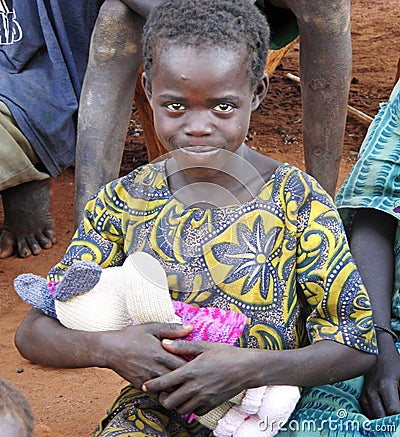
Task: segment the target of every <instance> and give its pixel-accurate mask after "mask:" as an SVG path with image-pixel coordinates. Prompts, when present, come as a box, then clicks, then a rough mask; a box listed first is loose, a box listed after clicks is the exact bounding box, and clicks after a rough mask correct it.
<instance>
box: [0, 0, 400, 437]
mask: <svg viewBox="0 0 400 437" xmlns="http://www.w3.org/2000/svg"><path fill="white" fill-rule="evenodd" d="M352 3H353V5H352V34H353V80H352V85H351V92H350V102H349V103H350V105H352V106H354V107H355V108H357V109H359V110H361V111H363V112H364V113H366V114H368V115H370V116H374V115H375V114H376V112H377V110H378V108H379V103H380V102H382V101H385V100H386V99H387V98H388V96H389V94H390V91H391V88H392V86H393V84H394V79H395V74H396V68H397V62H398V60H399V56H400V52H399V47H400V32H399V28H398V23H399V22H400V7H399V2H398V0H385V1H383V0H374V1H372V2H371V1H370V0H357V1H355V0H354V1H353V2H352ZM298 70H299V69H298V47H295V48H293V49H292V50H291V51H290V52H289V53H288V55H287V56H286V57H285V58H284V61H283V63H282V64H281V66H280V68H279V69H278V70H277V71H276V73H275V75H274V76H273V78H272V80H271V85H270V91H269V96H268V98H267V100H266V102H265V103H263V105H262V106H261V108H260V109H259V110H258V111H257V112H256V113H255V114H254V117H253V119H252V122H251V127H250V131H249V139H250V141H251V145H252V146H253V147H255V148H258V149H259V150H260V152H262V153H265V154H269V155H270V156H272V157H273V158H276V159H279V160H281V161H287V162H290V163H293V164H295V165H297V166H299V167H300V168H304V164H303V151H302V137H301V102H300V89H299V86H298V85H297V84H295V83H294V82H292V81H291V80H289V79H287V78H286V76H285V75H286V73H288V72H291V73H293V74H296V75H297V76H298V75H299V71H298ZM366 130H367V125H366V124H365V123H363V122H361V121H359V120H358V119H356V118H354V117H351V116H349V117H348V122H347V126H346V137H345V144H344V152H343V159H342V164H341V173H340V180H339V183H341V182H342V181H343V179H344V177H345V176H346V175H347V173H348V172H349V170H350V168H351V166H352V164H353V163H354V162H355V160H356V156H357V151H358V149H359V146H360V144H361V142H362V139H363V137H364V136H365V133H366ZM145 160H146V151H145V145H144V138H143V134H142V131H141V128H140V122H139V120H138V117H137V115H136V114H135V113H133V114H132V122H131V126H130V129H129V132H128V136H127V142H126V148H125V154H124V160H123V165H122V169H121V173H126V172H128V171H130V170H132V169H133V168H135V167H136V166H137V165H139V164H142V163H143V162H145ZM73 183H74V173H73V169H68V170H66V171H65V172H64V174H63V175H62V176H61V177H59V178H58V179H57V180H56V181H55V182H54V184H53V188H54V206H53V214H54V218H55V224H56V230H57V235H58V243H57V245H56V246H55V247H54V248H53V249H51V250H49V251H46V252H44V253H42V254H40V255H39V256H36V257H31V258H29V259H27V260H21V259H18V258H15V257H14V258H10V259H7V260H0V296H1V299H0V332H1V334H0V347H1V352H0V375H2V376H3V377H5V378H7V379H9V380H10V381H12V382H13V383H14V384H15V386H16V387H18V388H19V389H21V390H22V391H23V392H24V393H25V394H26V396H27V397H28V399H29V401H30V402H31V404H32V408H33V411H34V414H35V417H36V427H37V432H36V436H40V437H45V436H47V437H58V436H62V437H66V436H68V437H84V436H87V435H88V434H89V432H90V431H91V430H92V429H93V428H94V426H95V425H96V423H97V422H98V420H99V419H100V418H101V417H102V415H103V413H104V412H105V410H106V409H107V407H108V406H109V405H110V403H111V402H112V400H113V399H114V398H115V397H116V395H117V394H118V392H119V390H120V389H121V388H122V387H123V386H124V384H125V382H124V381H123V380H122V379H121V378H120V377H118V376H116V375H114V374H113V373H112V372H111V371H108V370H102V369H79V370H58V369H48V368H43V367H41V366H38V365H33V364H31V363H29V362H27V361H26V360H24V359H23V358H21V357H20V355H19V353H18V352H17V350H16V349H15V347H14V343H13V337H14V332H15V329H16V327H17V326H18V324H19V323H20V321H21V320H22V318H23V317H24V315H25V314H26V312H27V310H28V308H29V307H28V305H26V304H24V303H23V302H21V301H20V300H19V298H18V297H17V296H16V295H15V293H14V290H13V285H12V283H13V279H14V278H15V277H16V276H17V275H18V274H20V273H26V272H32V273H36V274H41V275H45V274H46V272H47V271H48V270H49V268H50V267H51V266H52V265H53V264H55V263H56V262H57V261H58V260H59V259H60V258H61V256H62V254H63V252H64V250H65V249H66V247H67V244H68V242H69V240H70V238H71V235H72V230H73ZM0 214H1V211H0Z"/></svg>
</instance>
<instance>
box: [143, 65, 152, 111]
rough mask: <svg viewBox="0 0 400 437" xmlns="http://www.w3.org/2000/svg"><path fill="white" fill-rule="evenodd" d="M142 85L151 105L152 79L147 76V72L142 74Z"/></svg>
mask: <svg viewBox="0 0 400 437" xmlns="http://www.w3.org/2000/svg"><path fill="white" fill-rule="evenodd" d="M142 85H143V89H144V92H145V94H146V97H147V100H148V101H149V103H150V105H151V98H152V92H151V83H150V79H149V78H148V77H147V74H146V73H145V72H143V73H142Z"/></svg>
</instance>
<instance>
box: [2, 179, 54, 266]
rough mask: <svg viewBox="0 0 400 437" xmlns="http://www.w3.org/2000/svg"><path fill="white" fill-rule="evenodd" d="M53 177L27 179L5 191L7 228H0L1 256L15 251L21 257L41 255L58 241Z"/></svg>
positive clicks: (5, 221)
mask: <svg viewBox="0 0 400 437" xmlns="http://www.w3.org/2000/svg"><path fill="white" fill-rule="evenodd" d="M50 194H51V192H50V180H49V179H46V180H43V181H32V182H26V183H24V184H21V185H17V186H16V187H13V188H8V189H7V190H4V191H2V192H1V197H2V200H3V207H4V229H3V230H2V231H0V258H8V257H10V256H12V255H13V253H14V251H16V253H17V254H18V255H19V256H20V257H21V258H26V257H28V256H30V255H38V254H39V253H40V252H41V251H42V249H50V248H51V247H52V246H53V244H55V243H56V233H55V231H54V225H53V220H52V217H51V214H50Z"/></svg>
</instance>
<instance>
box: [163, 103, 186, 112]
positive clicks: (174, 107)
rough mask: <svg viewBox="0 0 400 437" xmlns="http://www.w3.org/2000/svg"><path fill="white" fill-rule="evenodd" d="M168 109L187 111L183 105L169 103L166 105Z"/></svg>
mask: <svg viewBox="0 0 400 437" xmlns="http://www.w3.org/2000/svg"><path fill="white" fill-rule="evenodd" d="M166 108H167V109H169V110H170V111H183V110H185V109H186V108H185V106H184V105H182V103H169V104H168V105H166Z"/></svg>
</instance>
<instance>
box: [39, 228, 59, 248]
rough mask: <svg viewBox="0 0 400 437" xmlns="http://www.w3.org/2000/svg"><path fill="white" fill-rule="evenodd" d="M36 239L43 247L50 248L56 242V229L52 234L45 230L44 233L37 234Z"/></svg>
mask: <svg viewBox="0 0 400 437" xmlns="http://www.w3.org/2000/svg"><path fill="white" fill-rule="evenodd" d="M36 239H37V242H38V243H39V245H40V247H41V248H42V249H50V247H52V246H53V244H54V243H55V242H56V235H55V233H54V231H53V233H52V234H51V233H50V235H49V232H48V231H44V233H43V234H38V235H36Z"/></svg>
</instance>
